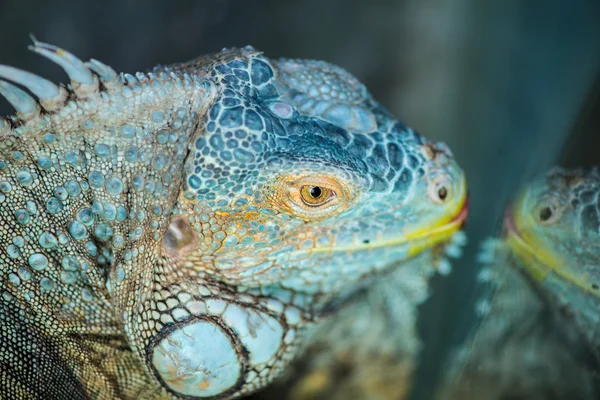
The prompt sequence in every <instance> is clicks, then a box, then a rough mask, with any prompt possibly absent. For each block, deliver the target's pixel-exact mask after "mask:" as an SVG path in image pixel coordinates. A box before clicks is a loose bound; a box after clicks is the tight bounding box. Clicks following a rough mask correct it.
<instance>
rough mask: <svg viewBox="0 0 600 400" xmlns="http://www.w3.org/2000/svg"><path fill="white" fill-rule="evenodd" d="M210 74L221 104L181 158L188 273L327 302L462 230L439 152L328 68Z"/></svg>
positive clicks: (222, 68)
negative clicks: (183, 163) (280, 289)
mask: <svg viewBox="0 0 600 400" xmlns="http://www.w3.org/2000/svg"><path fill="white" fill-rule="evenodd" d="M210 77H211V79H212V81H213V82H214V83H215V85H216V86H217V87H218V88H219V89H218V90H219V93H220V96H217V97H218V100H217V101H216V102H215V103H214V104H213V105H212V106H211V107H210V109H209V111H208V114H207V116H206V118H205V119H204V120H203V121H202V127H201V129H200V132H201V135H199V136H198V138H197V139H196V140H195V142H194V144H193V147H192V149H191V153H190V155H189V156H188V161H187V164H186V174H187V179H186V184H185V188H184V195H183V197H184V200H183V201H182V204H183V205H182V207H181V218H183V219H184V221H185V223H183V225H180V226H185V225H187V224H190V225H191V226H193V229H190V230H189V233H190V234H192V233H193V235H194V236H195V237H194V238H193V239H191V238H189V239H191V242H190V243H193V244H192V245H189V246H187V247H186V249H187V250H186V252H187V253H188V254H186V255H185V259H186V260H187V261H188V262H189V265H190V266H191V267H192V268H194V269H197V270H201V271H203V272H204V273H206V274H209V275H211V276H212V277H214V278H215V279H218V280H220V281H223V282H225V283H227V284H229V285H241V286H248V287H265V286H268V285H272V284H276V285H279V286H282V287H284V288H287V289H290V290H292V291H294V292H301V293H310V294H323V295H327V296H330V295H333V294H335V293H336V292H338V291H340V290H342V289H343V288H349V287H352V285H354V284H355V283H356V281H357V280H359V279H361V278H364V277H365V276H366V275H369V274H371V273H373V272H375V271H378V270H383V269H385V268H387V267H389V266H391V265H395V264H398V263H399V262H401V261H402V260H405V259H407V258H409V257H411V256H413V255H414V254H416V253H417V252H418V251H420V250H422V249H424V248H427V247H430V246H432V245H433V244H435V243H439V242H440V241H444V240H446V239H448V238H449V237H450V235H451V234H452V233H453V232H454V231H455V230H456V229H458V228H459V226H460V224H461V222H462V221H463V220H464V217H465V216H466V213H465V212H464V211H465V210H466V185H465V179H464V175H463V173H462V171H461V170H460V169H459V167H458V166H457V164H456V163H455V161H454V160H453V158H452V155H451V153H450V152H449V150H448V149H447V148H446V147H445V146H443V145H437V144H433V143H430V142H428V141H427V140H426V139H424V138H423V137H422V136H420V135H418V134H417V133H415V132H413V131H412V130H411V129H409V128H407V127H406V126H404V125H403V124H402V123H401V122H399V121H398V120H396V119H395V118H393V117H392V116H391V115H390V114H389V113H387V112H386V111H385V110H384V109H383V107H382V106H381V105H379V104H378V103H377V102H376V101H375V100H374V99H373V98H372V97H371V96H370V94H369V93H368V91H367V89H366V88H365V87H364V86H363V85H362V84H361V83H360V82H359V81H357V80H356V78H354V77H353V76H352V75H350V74H349V73H347V72H346V71H344V70H342V69H341V68H339V67H336V66H333V65H331V64H328V63H325V62H317V61H305V60H280V61H272V60H268V59H266V58H264V57H262V56H260V55H259V54H258V53H252V52H250V53H249V54H246V55H245V57H233V58H232V59H227V58H226V60H224V61H222V63H221V64H219V65H214V66H213V68H212V69H211V72H210ZM180 223H181V222H180ZM174 228H177V227H176V226H174ZM177 232H178V229H175V230H173V231H172V233H173V235H167V239H170V238H171V237H175V236H176V233H177ZM168 244H169V245H171V244H174V246H172V248H177V246H178V245H179V243H178V242H177V241H174V242H169V243H168ZM167 247H169V246H167Z"/></svg>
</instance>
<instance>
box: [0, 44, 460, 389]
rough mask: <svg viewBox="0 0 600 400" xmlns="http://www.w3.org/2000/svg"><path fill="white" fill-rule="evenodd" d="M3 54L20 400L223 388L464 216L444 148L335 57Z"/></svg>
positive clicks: (265, 369) (249, 378) (0, 285)
mask: <svg viewBox="0 0 600 400" xmlns="http://www.w3.org/2000/svg"><path fill="white" fill-rule="evenodd" d="M32 49H33V50H34V51H36V52H37V53H40V54H41V55H43V56H45V57H47V58H49V59H51V60H53V61H55V62H57V63H59V64H60V65H62V66H63V68H64V69H65V71H66V72H67V73H68V75H69V77H70V78H71V84H70V85H69V86H68V87H58V86H56V85H54V84H52V83H51V82H48V81H46V80H44V79H43V78H40V77H36V76H33V75H31V74H28V73H26V72H23V71H20V70H17V69H14V68H10V67H5V66H0V78H4V79H6V80H11V81H14V82H16V83H19V84H21V85H23V86H25V87H26V88H27V89H29V90H30V91H31V92H32V93H34V94H35V95H36V96H37V97H38V99H39V101H36V100H34V99H33V98H32V97H30V96H29V95H28V94H27V93H25V92H22V91H20V90H19V89H18V88H17V87H15V86H13V85H11V84H9V83H7V82H5V81H3V80H0V93H1V94H3V95H4V96H5V97H6V98H7V99H8V100H9V101H10V102H11V103H12V104H13V105H14V106H15V108H16V109H17V114H16V115H15V116H13V117H10V118H8V119H6V120H0V133H1V134H2V135H1V137H0V213H1V214H2V230H1V233H0V248H1V249H2V251H1V252H0V391H1V393H2V397H3V398H9V399H22V398H44V399H45V398H82V399H83V398H94V399H115V398H118V399H134V398H136V399H137V398H144V399H153V398H156V399H158V398H187V399H192V398H219V399H227V398H232V397H238V396H243V395H245V394H248V393H251V392H253V391H256V390H258V389H259V388H262V387H264V386H265V385H267V384H268V383H269V382H271V381H272V380H273V379H274V378H275V377H276V376H278V375H279V374H280V373H281V372H282V371H283V370H284V368H285V367H286V365H288V363H289V362H290V361H291V360H292V359H293V358H294V357H295V356H296V354H297V353H298V351H299V349H300V348H301V347H302V346H303V345H304V343H305V339H304V333H305V331H306V330H307V329H308V328H310V327H311V326H312V325H313V324H314V323H315V322H316V321H318V320H319V319H320V318H323V317H324V316H326V315H331V314H334V313H335V311H336V310H337V309H338V308H340V307H342V306H343V304H344V303H345V302H346V300H347V299H351V298H352V296H353V294H354V293H356V292H358V291H360V289H361V288H364V287H366V286H368V285H369V282H370V281H371V280H372V279H374V278H373V277H375V276H377V274H378V273H381V272H383V271H386V270H389V269H390V268H392V267H393V266H396V265H397V264H399V263H401V262H402V261H404V260H407V259H409V258H410V257H413V256H414V255H416V254H418V253H419V252H420V251H422V250H423V249H426V248H428V247H430V246H434V245H436V244H438V243H441V242H444V241H446V240H447V239H448V238H449V237H450V236H451V235H452V233H453V232H454V231H455V230H456V229H458V227H459V226H460V224H461V222H462V218H463V217H464V212H461V210H462V209H463V208H464V204H465V198H466V189H465V183H464V177H463V175H462V172H461V171H460V169H459V168H458V167H457V165H456V163H455V162H454V161H453V159H452V156H451V155H450V153H449V151H448V150H447V149H446V148H445V147H444V146H441V145H434V144H432V143H430V142H428V141H427V140H425V139H424V138H423V137H421V136H420V135H418V134H416V133H415V132H413V131H412V130H410V129H408V128H406V127H405V126H404V125H402V123H400V122H398V121H397V120H395V119H394V118H393V117H392V116H391V115H390V114H389V113H387V112H386V111H385V110H384V109H383V108H382V107H381V106H380V105H379V104H378V103H377V102H376V101H374V100H373V99H372V98H371V96H370V95H369V93H368V92H367V90H366V88H365V87H364V86H363V85H362V84H360V82H358V81H357V80H356V79H355V78H354V77H353V76H351V75H350V74H348V73H347V72H345V71H344V70H342V69H340V68H339V67H336V66H333V65H331V64H327V63H324V62H318V61H303V60H269V59H268V58H266V57H264V56H262V55H261V53H259V52H258V51H256V50H254V49H252V48H249V47H247V48H244V49H231V50H224V51H222V52H220V53H218V54H213V55H209V56H204V57H200V58H198V59H196V60H193V61H191V62H188V63H184V64H178V65H173V66H170V67H157V68H155V69H154V71H153V72H152V73H147V74H136V75H135V76H133V75H128V74H124V75H121V76H118V75H117V74H115V73H114V71H113V70H112V69H111V68H109V67H107V66H105V65H103V64H102V63H100V62H98V61H95V60H92V61H90V62H89V63H86V64H83V63H82V62H81V61H79V60H78V59H77V58H76V57H74V56H73V55H71V54H69V53H68V52H66V51H64V50H62V49H59V48H56V47H54V46H51V45H47V44H44V43H39V42H35V43H34V46H32Z"/></svg>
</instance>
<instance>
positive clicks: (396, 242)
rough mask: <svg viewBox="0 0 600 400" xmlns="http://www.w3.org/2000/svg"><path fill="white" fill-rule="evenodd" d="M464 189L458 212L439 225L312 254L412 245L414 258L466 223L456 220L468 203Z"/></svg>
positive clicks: (409, 250)
mask: <svg viewBox="0 0 600 400" xmlns="http://www.w3.org/2000/svg"><path fill="white" fill-rule="evenodd" d="M462 188H463V189H464V190H463V191H462V193H463V197H462V199H461V202H460V203H459V206H458V207H457V208H456V210H455V211H454V212H453V213H452V214H450V215H448V216H445V217H444V218H442V219H441V220H439V221H438V222H437V223H435V224H433V226H431V225H430V226H425V227H423V228H421V229H418V230H416V231H413V232H410V233H409V234H407V235H404V236H399V237H395V238H391V239H384V240H377V241H374V242H371V243H357V244H354V245H347V246H333V247H317V248H315V249H313V250H312V253H333V252H336V253H337V252H340V251H346V252H348V251H350V252H354V251H361V250H373V249H379V248H382V247H396V246H400V245H402V244H407V243H408V244H410V248H409V249H408V255H409V256H411V257H412V256H414V255H416V254H418V253H420V252H421V251H423V250H425V249H427V248H429V247H432V246H434V245H436V244H438V243H441V242H443V241H445V240H448V239H449V238H450V237H451V236H452V234H454V233H455V232H456V231H457V230H459V229H460V227H461V226H462V224H463V223H464V220H463V219H456V217H457V216H458V215H459V213H460V212H461V211H462V210H463V207H464V205H465V202H466V201H467V191H466V183H464V182H463V185H462Z"/></svg>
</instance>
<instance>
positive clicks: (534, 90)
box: [0, 0, 600, 399]
mask: <svg viewBox="0 0 600 400" xmlns="http://www.w3.org/2000/svg"><path fill="white" fill-rule="evenodd" d="M0 6H1V7H0V63H2V64H9V65H13V66H18V67H20V68H23V69H26V70H29V71H32V72H35V73H38V74H40V75H43V76H45V77H48V78H50V79H52V80H54V81H55V82H65V81H66V76H65V75H64V73H63V72H62V71H61V70H60V68H58V67H57V66H56V65H53V64H52V63H51V62H49V61H47V60H44V59H41V58H40V57H39V56H36V55H34V54H33V53H31V52H28V51H27V49H26V47H27V45H28V44H29V43H30V39H29V34H30V33H33V34H35V35H36V36H37V38H38V39H40V40H42V41H46V42H50V43H53V44H57V45H60V46H61V47H63V48H65V49H67V50H69V51H71V52H73V53H74V54H76V55H78V56H79V57H80V58H82V59H89V58H92V57H93V58H97V59H99V60H101V61H103V62H105V63H107V64H109V65H111V66H113V67H114V68H115V69H116V70H117V71H126V72H135V71H140V70H147V69H150V68H151V67H152V66H154V65H155V64H165V63H172V62H177V61H184V60H188V59H191V58H194V57H196V56H198V55H200V54H204V53H208V52H214V51H218V50H220V49H221V48H223V47H232V46H243V45H246V44H251V45H253V46H254V47H256V48H258V49H260V50H262V51H264V52H265V53H266V54H267V55H268V56H270V57H280V56H284V57H302V58H313V59H322V60H326V61H330V62H333V63H336V64H339V65H341V66H343V67H344V68H346V69H348V70H349V71H350V72H352V73H353V74H355V75H356V76H358V78H359V79H361V80H362V81H363V82H365V83H366V85H367V86H368V87H369V89H370V90H371V92H372V93H373V95H374V96H375V97H376V98H377V99H378V100H379V101H381V102H382V103H383V104H384V105H385V106H386V107H387V108H388V109H389V110H391V111H392V112H393V113H394V114H396V115H397V116H398V117H399V118H400V119H402V120H403V121H404V122H405V123H406V124H407V125H409V126H411V127H412V128H414V129H415V130H417V131H420V132H421V133H423V134H424V135H425V136H427V137H428V138H431V139H434V140H440V141H444V142H446V143H447V144H448V145H449V146H450V148H451V149H452V150H453V151H454V153H455V155H456V157H457V159H458V161H459V163H460V164H461V165H462V166H463V167H464V169H465V170H466V172H467V176H468V180H469V182H470V191H471V199H472V211H471V217H470V220H469V224H468V227H467V229H468V235H469V238H470V244H469V246H468V247H467V248H466V251H465V255H464V257H463V258H462V259H461V260H460V261H456V262H454V270H453V273H452V274H451V275H450V276H448V277H443V278H436V279H435V280H434V282H433V286H432V293H433V294H432V297H431V298H430V300H429V301H428V302H427V303H426V304H425V305H424V306H423V307H422V310H421V311H422V312H421V317H420V323H419V325H420V326H419V329H420V332H421V334H422V339H423V341H424V343H425V347H424V352H423V354H422V362H421V366H420V371H419V374H418V376H417V380H416V385H415V389H414V393H413V398H414V399H427V398H429V396H430V395H431V393H432V388H433V385H434V383H435V382H436V379H437V378H438V377H439V374H440V373H441V372H442V369H443V362H444V359H445V357H446V356H447V354H448V350H449V349H451V347H452V346H454V345H456V344H457V343H460V342H461V341H462V340H464V338H465V337H466V336H465V335H466V333H468V332H469V329H471V327H472V323H473V320H474V313H473V308H474V306H473V305H474V285H475V275H476V265H475V263H474V254H475V251H476V246H477V243H478V242H479V240H481V239H483V238H485V237H488V236H489V235H491V234H492V233H493V232H494V229H495V227H496V225H497V221H498V218H499V216H500V215H501V212H502V208H503V204H504V202H505V201H506V199H507V197H508V196H509V195H510V194H511V193H513V192H514V191H515V190H516V189H517V187H518V186H519V185H521V184H522V183H523V182H524V181H527V180H529V179H531V178H532V177H534V176H536V175H538V174H540V173H542V172H544V171H545V170H546V169H548V167H549V166H551V165H553V164H562V165H567V166H580V165H590V164H600V1H598V0H572V1H564V0H563V1H560V0H546V1H534V0H504V1H502V0H497V1H491V0H397V1H392V0H379V1H372V0H369V1H365V0H330V1H324V0H308V1H300V0H278V1H275V0H262V1H251V0H248V1H242V0H237V1H236V0H229V1H227V0H212V1H199V0H197V1H191V0H178V1H166V0H164V1H158V0H146V1H128V0H125V1H117V0H108V1H81V0H55V1H43V0H38V1H22V0H0ZM10 113H12V110H11V108H10V107H9V105H8V103H6V102H5V101H3V100H1V99H0V114H10Z"/></svg>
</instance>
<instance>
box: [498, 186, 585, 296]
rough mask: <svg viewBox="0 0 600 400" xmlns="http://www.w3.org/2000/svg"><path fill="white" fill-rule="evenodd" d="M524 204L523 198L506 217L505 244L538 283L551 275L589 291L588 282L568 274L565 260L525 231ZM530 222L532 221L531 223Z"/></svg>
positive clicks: (509, 208)
mask: <svg viewBox="0 0 600 400" xmlns="http://www.w3.org/2000/svg"><path fill="white" fill-rule="evenodd" d="M523 204H524V198H523V197H521V198H519V199H518V200H517V201H516V202H515V203H514V204H513V205H510V206H509V207H507V211H506V214H505V217H504V226H505V229H506V242H507V244H508V246H509V247H510V249H511V251H512V252H513V253H514V254H515V255H516V256H517V258H518V259H519V261H520V262H521V264H522V266H523V268H524V269H525V270H526V271H527V273H528V274H529V275H531V276H532V277H533V278H534V279H536V280H537V281H540V282H541V281H543V280H545V279H546V278H547V276H548V274H551V273H552V274H554V275H556V276H557V277H558V278H559V279H560V280H562V281H563V282H566V283H569V284H571V285H573V286H576V287H578V288H580V289H581V290H584V291H586V292H587V291H589V283H586V282H585V280H584V279H583V277H579V276H577V275H575V274H573V273H571V272H570V271H569V269H568V266H567V261H566V260H565V259H564V257H562V256H561V255H560V254H558V253H557V252H555V251H553V250H552V249H551V248H550V246H549V245H548V244H547V243H544V242H542V241H541V240H539V239H538V238H536V237H535V236H534V235H533V234H532V233H531V232H530V231H529V230H528V229H526V226H527V223H528V221H527V217H526V215H527V214H526V212H525V209H524V207H523ZM529 223H532V222H531V221H529Z"/></svg>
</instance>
